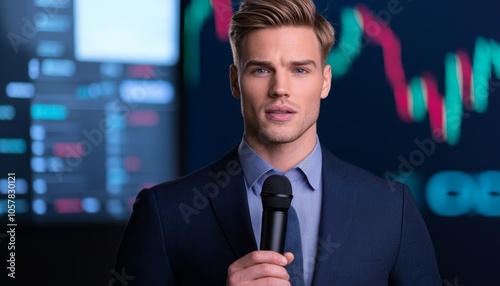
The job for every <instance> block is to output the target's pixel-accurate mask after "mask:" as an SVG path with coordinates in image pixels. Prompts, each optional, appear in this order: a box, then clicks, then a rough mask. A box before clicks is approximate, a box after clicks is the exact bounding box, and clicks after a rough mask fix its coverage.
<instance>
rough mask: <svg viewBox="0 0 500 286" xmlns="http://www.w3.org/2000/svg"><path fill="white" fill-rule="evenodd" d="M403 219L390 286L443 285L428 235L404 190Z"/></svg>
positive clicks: (408, 194) (412, 202)
mask: <svg viewBox="0 0 500 286" xmlns="http://www.w3.org/2000/svg"><path fill="white" fill-rule="evenodd" d="M402 216H403V219H402V225H401V240H400V246H399V253H398V258H397V261H396V264H395V265H394V268H393V269H392V271H391V274H390V277H389V284H390V285H422V286H432V285H436V286H437V285H443V282H442V281H441V277H440V276H439V271H438V267H437V263H436V257H435V254H434V248H433V246H432V242H431V239H430V236H429V233H428V232H427V228H426V226H425V223H424V220H423V219H422V216H421V215H420V212H419V211H418V208H417V206H416V204H415V201H414V200H413V197H412V196H411V193H410V191H409V190H408V189H407V188H406V187H404V190H403V213H402Z"/></svg>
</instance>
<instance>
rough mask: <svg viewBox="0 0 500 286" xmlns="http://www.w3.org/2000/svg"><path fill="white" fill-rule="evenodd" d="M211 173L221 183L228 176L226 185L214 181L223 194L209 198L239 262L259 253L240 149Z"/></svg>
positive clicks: (226, 157) (224, 158) (221, 161)
mask: <svg viewBox="0 0 500 286" xmlns="http://www.w3.org/2000/svg"><path fill="white" fill-rule="evenodd" d="M211 172H212V173H211V174H215V177H217V176H219V179H220V176H223V175H222V174H223V173H225V174H227V176H228V177H227V178H228V180H227V181H226V184H221V183H220V182H216V181H217V180H219V179H213V180H214V183H219V186H220V191H219V193H218V194H217V195H212V196H208V197H209V199H210V202H211V206H212V209H213V211H214V213H215V216H216V218H217V221H218V223H219V225H220V227H221V229H222V232H223V233H224V236H225V237H226V239H227V241H228V243H229V245H230V247H231V250H232V251H233V253H234V255H235V258H240V257H242V256H244V255H245V254H247V253H249V252H251V251H254V250H257V244H256V242H255V239H254V234H253V229H252V223H251V220H250V213H249V209H248V199H247V194H246V189H245V182H244V177H243V170H242V168H241V165H240V162H239V158H238V151H237V148H234V149H233V150H232V151H230V152H229V153H228V154H227V155H226V156H225V157H223V158H222V159H221V160H219V161H218V162H217V163H215V165H214V166H213V168H212V170H211ZM212 178H213V177H212Z"/></svg>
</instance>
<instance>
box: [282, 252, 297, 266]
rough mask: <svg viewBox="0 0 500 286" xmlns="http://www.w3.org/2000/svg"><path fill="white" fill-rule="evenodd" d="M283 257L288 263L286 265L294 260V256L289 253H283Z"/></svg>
mask: <svg viewBox="0 0 500 286" xmlns="http://www.w3.org/2000/svg"><path fill="white" fill-rule="evenodd" d="M284 256H285V257H286V259H287V260H288V263H287V264H286V265H289V264H290V263H292V262H293V261H294V260H295V255H293V253H291V252H285V254H284Z"/></svg>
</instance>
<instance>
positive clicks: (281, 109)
mask: <svg viewBox="0 0 500 286" xmlns="http://www.w3.org/2000/svg"><path fill="white" fill-rule="evenodd" d="M295 113H297V112H296V111H295V110H294V109H292V108H291V107H288V106H272V107H270V108H268V109H266V117H267V118H268V119H270V120H273V121H288V120H291V119H292V118H293V116H294V115H295Z"/></svg>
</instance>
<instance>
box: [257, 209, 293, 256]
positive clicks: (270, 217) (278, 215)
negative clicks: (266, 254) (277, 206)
mask: <svg viewBox="0 0 500 286" xmlns="http://www.w3.org/2000/svg"><path fill="white" fill-rule="evenodd" d="M287 221H288V213H287V212H283V211H277V210H264V212H263V214H262V231H261V236H260V250H272V251H276V252H279V253H281V254H283V253H284V248H285V235H286V224H287Z"/></svg>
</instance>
